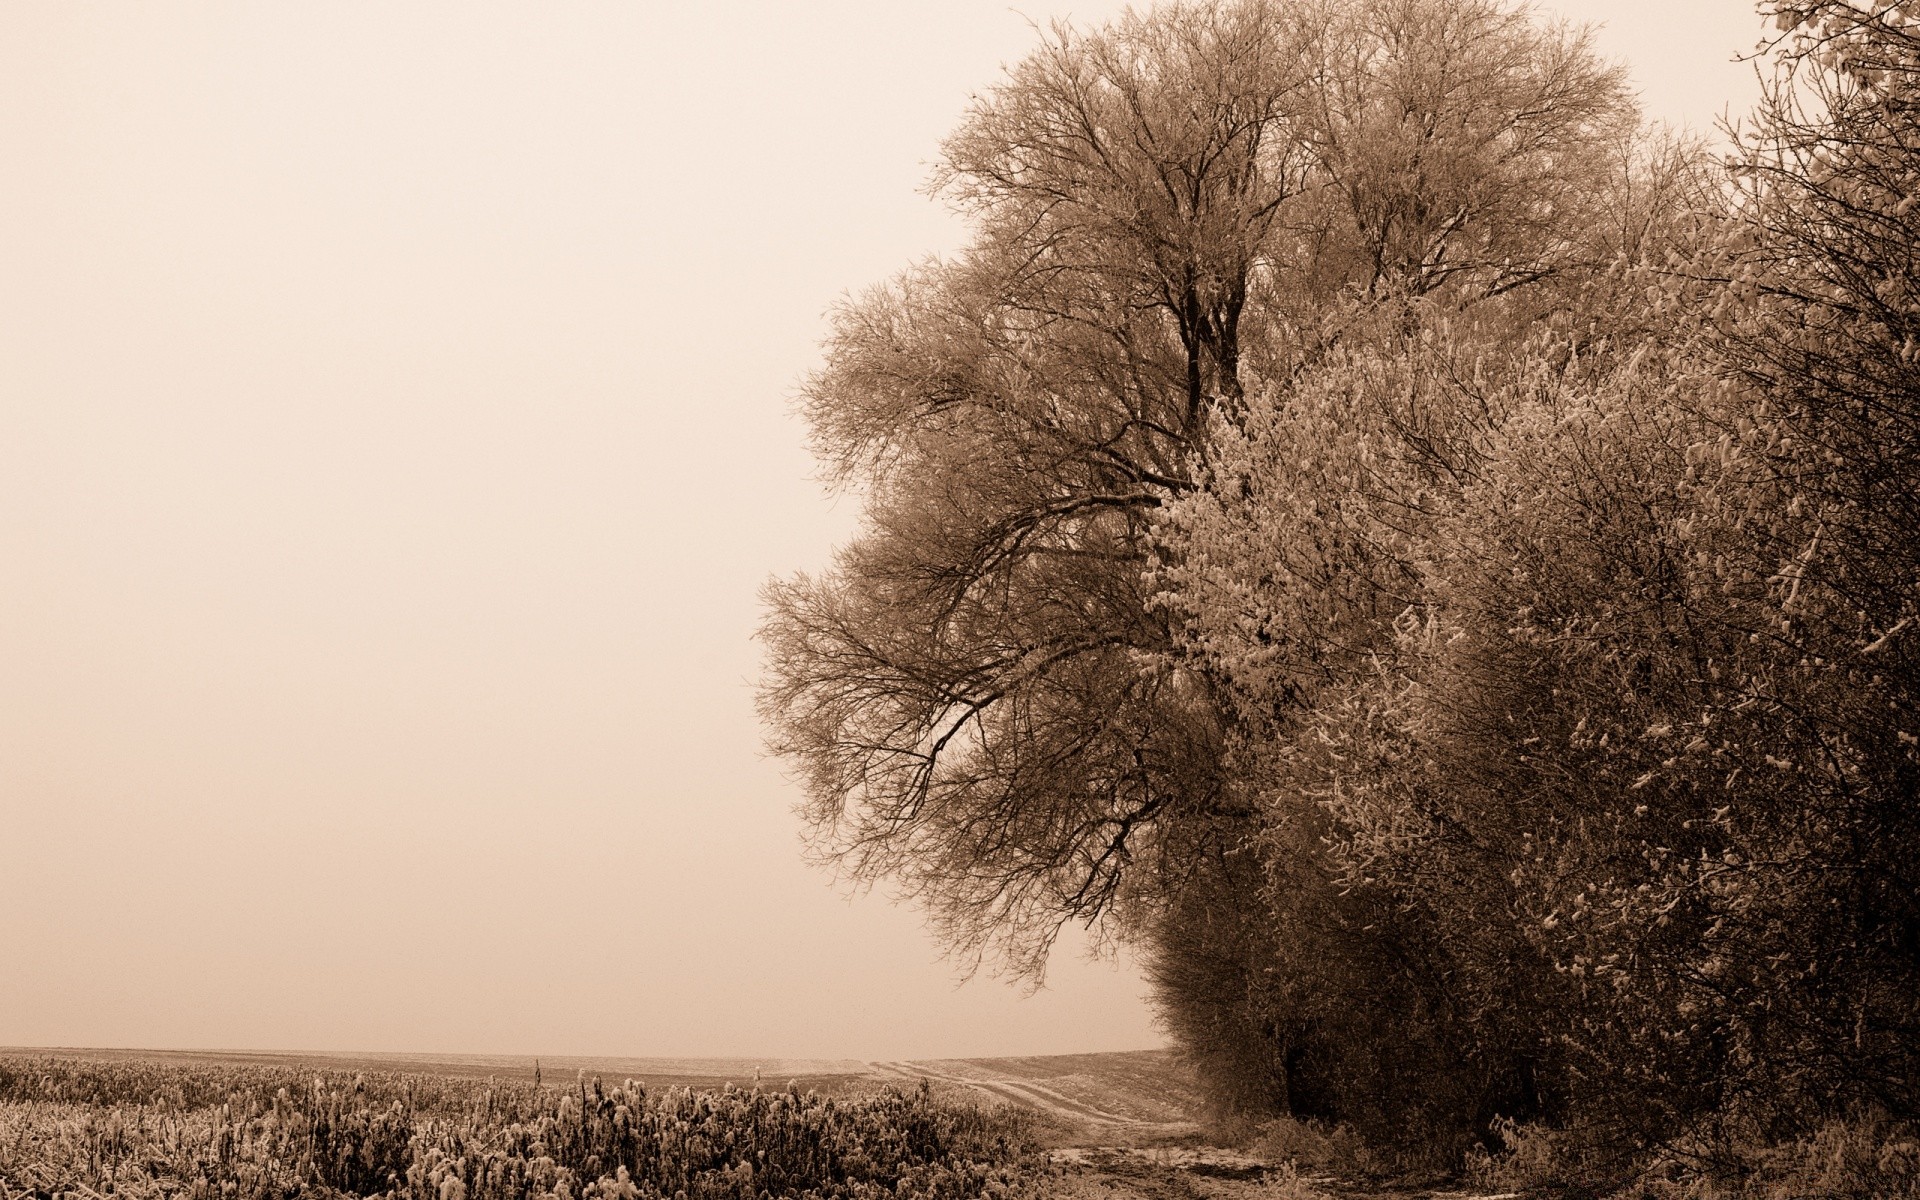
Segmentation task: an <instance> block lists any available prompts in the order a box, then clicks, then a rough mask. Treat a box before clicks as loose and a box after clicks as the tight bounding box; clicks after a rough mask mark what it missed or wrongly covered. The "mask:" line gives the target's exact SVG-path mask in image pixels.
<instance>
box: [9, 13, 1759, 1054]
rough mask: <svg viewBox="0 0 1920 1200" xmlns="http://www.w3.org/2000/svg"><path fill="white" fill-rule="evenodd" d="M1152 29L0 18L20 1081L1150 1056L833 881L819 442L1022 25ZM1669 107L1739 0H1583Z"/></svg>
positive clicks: (1068, 991)
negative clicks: (767, 652)
mask: <svg viewBox="0 0 1920 1200" xmlns="http://www.w3.org/2000/svg"><path fill="white" fill-rule="evenodd" d="M1121 7H1122V6H1121V5H1120V4H1118V3H1067V2H1065V0H1060V2H1041V0H1029V2H1027V3H1024V4H1022V5H1021V6H1019V7H1018V8H1017V9H1016V8H1009V7H1006V6H1004V5H1002V4H998V3H990V2H980V3H975V2H960V0H915V2H914V3H911V4H904V3H899V2H898V0H818V2H809V3H805V4H801V3H790V2H789V3H774V2H771V0H767V2H759V3H752V2H747V0H709V2H707V3H702V4H698V5H684V4H671V5H670V4H665V3H655V2H643V0H625V2H622V3H613V2H594V0H551V2H542V3H539V4H534V3H527V2H524V0H523V2H520V3H503V2H500V0H459V2H458V3H453V2H448V3H426V2H421V0H380V2H379V3H372V2H368V0H338V2H330V3H328V4H324V5H317V4H307V5H292V4H268V3H261V2H254V3H208V2H205V0H169V3H167V4H148V3H141V2H138V0H91V2H89V3H87V4H72V3H69V2H67V0H0V161H4V162H5V163H6V164H7V169H6V170H5V171H4V172H0V964H4V967H3V968H0V1045H8V1044H10V1045H44V1046H54V1045H59V1046H113V1047H157V1048H255V1049H283V1050H363V1051H372V1050H387V1051H419V1052H441V1053H498V1054H522V1053H524V1054H540V1053H545V1054H555V1055H558V1054H592V1055H747V1056H751V1055H767V1056H789V1057H801V1056H807V1057H854V1058H906V1057H914V1058H927V1057H943V1056H962V1055H989V1054H1039V1053H1061V1052H1075V1051H1095V1050H1122V1049H1135V1048H1146V1047H1151V1046H1157V1045H1160V1044H1161V1043H1162V1035H1161V1033H1160V1031H1159V1030H1158V1029H1157V1028H1156V1027H1155V1025H1154V1023H1153V1018H1152V1013H1151V1011H1150V1007H1149V1005H1148V1002H1147V999H1146V994H1145V989H1144V987H1143V985H1142V983H1141V980H1140V978H1139V973H1138V970H1137V966H1136V964H1134V963H1133V962H1131V961H1130V960H1128V959H1126V958H1124V957H1122V958H1120V959H1117V960H1089V959H1087V958H1086V957H1085V956H1084V954H1083V953H1082V943H1081V942H1079V941H1077V940H1075V939H1071V938H1070V939H1069V940H1068V942H1067V943H1066V945H1065V946H1064V947H1063V949H1062V950H1061V951H1060V952H1059V953H1057V954H1056V956H1055V961H1054V965H1053V967H1052V971H1051V975H1050V979H1049V986H1048V987H1047V988H1046V989H1045V990H1042V991H1040V992H1038V993H1034V994H1029V993H1028V992H1027V990H1025V989H1022V988H1019V987H1016V986H1010V985H1008V984H1007V983H1004V982H1001V981H999V980H996V979H993V978H991V977H988V976H984V975H983V976H980V977H976V978H974V979H973V980H972V981H970V982H966V983H964V984H963V983H962V982H961V981H960V975H959V973H958V971H957V968H956V967H955V965H954V964H952V963H951V962H948V961H945V960H944V959H943V958H942V957H941V954H940V950H939V947H938V946H937V945H936V944H935V943H934V942H933V941H932V940H931V939H930V938H929V936H928V935H927V933H926V931H925V929H924V927H923V924H922V920H921V917H920V916H919V914H918V913H916V912H915V911H913V910H912V909H911V908H909V907H905V906H902V905H898V904H895V903H893V902H891V900H890V898H889V896H888V895H887V893H886V892H885V890H884V889H881V890H879V891H876V892H871V893H867V894H855V893H850V892H849V891H848V890H847V889H846V887H845V886H843V885H841V884H839V883H837V882H836V881H835V880H834V879H833V878H832V877H831V875H829V874H827V873H826V872H824V871H821V870H819V869H816V868H814V867H810V866H808V865H806V864H805V863H804V862H803V861H802V860H801V856H800V826H799V824H798V822H797V820H796V819H795V817H794V816H793V815H792V812H791V808H792V805H793V803H794V801H795V799H796V798H797V796H796V792H795V790H794V788H793V786H792V785H791V784H790V782H789V781H788V780H787V779H786V777H785V775H784V774H783V771H782V768H781V765H780V764H779V763H778V762H777V761H774V760H771V759H769V758H768V757H767V756H766V755H765V754H764V753H763V752H762V750H761V746H760V731H759V728H758V725H757V723H756V719H755V716H754V713H753V707H752V701H753V691H754V681H755V678H756V676H757V674H758V671H759V652H758V649H757V648H756V646H755V645H754V643H753V641H752V633H753V630H754V628H755V626H756V625H757V624H758V621H759V615H760V613H759V602H758V595H757V594H758V590H759V588H760V586H761V584H762V583H763V581H764V580H766V579H767V578H768V577H769V576H770V575H775V574H787V573H791V572H793V571H796V570H805V569H817V568H819V567H821V566H823V565H825V563H826V562H827V560H828V557H829V555H830V553H831V549H832V547H833V545H834V544H835V543H836V542H839V541H842V540H844V539H845V538H846V537H847V536H848V535H849V533H850V532H851V531H852V530H853V528H854V526H855V521H856V518H857V512H856V511H855V510H854V507H853V504H852V502H851V501H848V500H844V499H842V500H837V501H836V500H835V499H834V498H833V497H831V496H829V495H827V494H826V493H825V492H824V491H823V490H822V488H821V486H820V484H819V483H818V481H817V480H816V478H815V476H814V471H813V464H812V463H811V461H810V459H809V458H808V455H807V451H806V448H805V442H804V437H805V434H804V429H803V427H802V426H801V424H800V423H799V422H798V421H797V420H796V419H795V417H794V415H793V413H792V408H791V402H792V398H793V396H794V393H795V389H796V385H797V383H798V380H799V379H800V378H801V377H802V376H803V375H804V374H805V372H806V371H808V370H809V369H810V368H811V367H813V366H814V365H816V364H817V363H818V361H819V342H820V338H821V336H822V333H823V332H824V328H825V322H824V314H825V312H826V310H827V309H828V307H829V306H830V305H831V304H832V303H833V302H834V300H835V299H836V298H837V297H838V296H840V295H841V294H842V293H844V292H846V291H848V290H857V289H859V288H862V287H864V286H866V285H868V284H870V283H873V282H876V281H878V280H880V279H882V278H884V277H886V276H887V275H889V274H891V273H892V272H894V271H896V270H898V269H899V268H901V267H903V266H905V265H906V264H908V263H909V262H911V261H913V260H915V259H917V258H919V257H921V256H923V255H925V254H928V253H934V252H940V251H950V250H952V249H954V248H956V247H958V246H960V245H962V244H963V243H964V241H965V237H966V231H965V228H964V227H963V226H962V225H961V224H960V223H959V222H958V221H957V220H956V219H955V218H954V217H953V216H952V215H950V214H949V213H947V212H946V211H945V210H944V209H943V208H942V207H941V206H940V205H939V204H938V203H937V202H935V201H933V200H931V199H929V198H928V197H927V196H926V195H925V194H924V192H923V191H922V184H923V182H924V180H925V178H926V176H927V173H928V170H929V167H930V165H931V163H932V160H933V158H934V156H935V154H936V153H937V150H938V145H939V142H940V139H941V137H942V136H943V134H944V133H945V132H946V131H948V130H949V129H951V128H952V127H953V125H954V124H955V122H956V121H957V119H958V118H959V116H960V115H961V113H962V112H963V110H964V107H965V105H966V103H967V100H968V97H969V96H970V95H971V94H972V93H975V92H977V91H979V90H981V89H983V88H986V87H989V86H991V85H992V83H993V81H994V80H995V78H996V76H997V75H998V73H999V71H1000V69H1001V66H1002V65H1003V64H1006V63H1009V62H1012V61H1014V60H1016V59H1017V58H1018V57H1019V56H1020V55H1021V54H1022V53H1023V52H1024V51H1025V50H1026V49H1027V48H1028V47H1029V46H1031V45H1032V43H1033V39H1034V34H1033V30H1032V27H1031V25H1030V22H1035V21H1037V22H1041V23H1045V22H1046V21H1049V20H1051V19H1053V18H1055V17H1061V16H1068V15H1071V16H1073V17H1074V18H1076V19H1078V20H1080V21H1082V22H1088V21H1098V20H1101V19H1104V18H1106V17H1109V16H1111V15H1113V14H1115V13H1117V12H1119V11H1120V9H1121ZM1543 11H1545V12H1548V13H1560V14H1564V15H1565V16H1567V17H1569V18H1571V19H1574V20H1579V21H1600V22H1605V23H1606V24H1605V27H1604V28H1602V29H1601V30H1600V33H1599V46H1600V48H1601V50H1602V52H1603V53H1605V54H1607V55H1608V56H1610V57H1614V58H1618V59H1622V60H1625V61H1627V62H1629V63H1630V64H1631V65H1632V66H1633V68H1634V72H1635V81H1636V85H1637V86H1638V87H1640V88H1641V90H1642V95H1643V100H1644V103H1645V105H1646V107H1647V109H1648V111H1649V113H1650V114H1651V115H1653V116H1655V117H1657V118H1660V119H1665V120H1669V121H1673V122H1675V123H1679V124H1691V125H1693V126H1695V127H1697V128H1705V127H1708V126H1710V125H1711V123H1712V121H1713V119H1714V118H1715V117H1716V116H1717V115H1719V114H1720V113H1721V112H1722V110H1723V108H1724V107H1725V106H1726V105H1727V103H1728V102H1729V100H1733V101H1734V107H1735V110H1736V111H1738V110H1739V109H1740V108H1743V107H1744V106H1745V104H1746V103H1748V102H1749V101H1750V99H1751V97H1752V95H1753V92H1754V88H1753V84H1752V77H1751V72H1750V69H1749V68H1747V67H1743V66H1740V65H1738V64H1735V63H1732V62H1730V61H1729V60H1730V58H1731V56H1732V55H1734V54H1736V53H1738V52H1740V51H1744V50H1747V49H1750V48H1751V47H1752V44H1753V42H1754V40H1755V38H1756V37H1757V36H1758V33H1759V30H1760V26H1759V23H1758V22H1757V20H1756V19H1755V18H1754V17H1753V16H1752V15H1751V12H1750V10H1749V9H1747V7H1746V6H1745V5H1743V4H1741V3H1738V2H1737V0H1663V2H1660V3H1652V2H1642V0H1631V2H1629V0H1620V2H1617V3H1603V2H1601V0H1563V2H1562V3H1560V4H1556V5H1551V6H1543Z"/></svg>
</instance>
